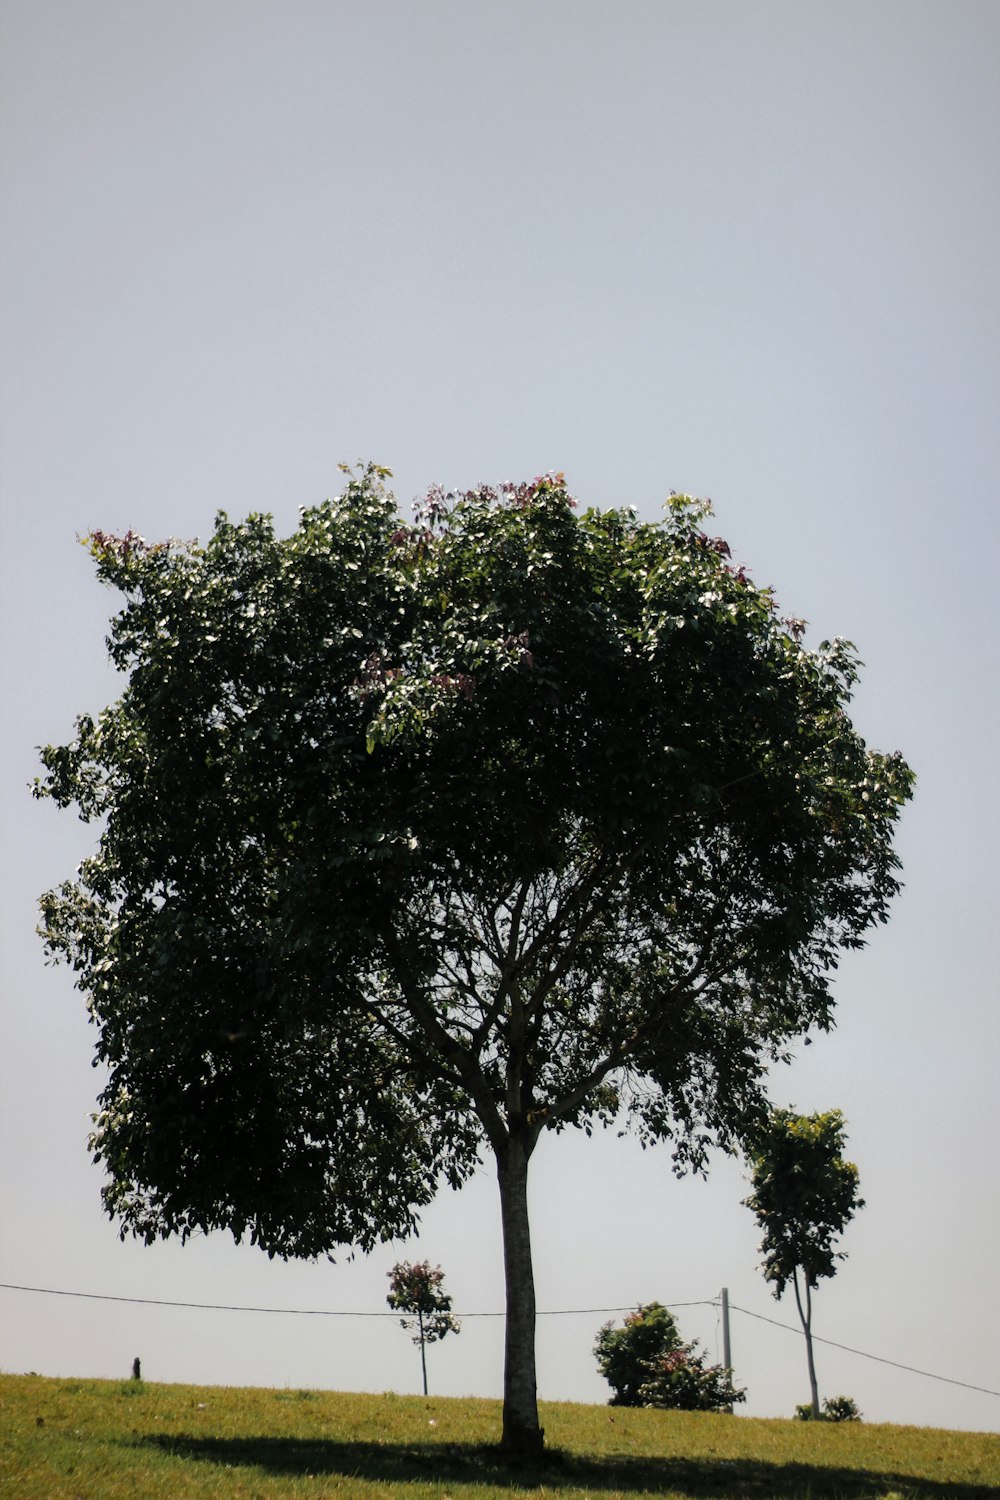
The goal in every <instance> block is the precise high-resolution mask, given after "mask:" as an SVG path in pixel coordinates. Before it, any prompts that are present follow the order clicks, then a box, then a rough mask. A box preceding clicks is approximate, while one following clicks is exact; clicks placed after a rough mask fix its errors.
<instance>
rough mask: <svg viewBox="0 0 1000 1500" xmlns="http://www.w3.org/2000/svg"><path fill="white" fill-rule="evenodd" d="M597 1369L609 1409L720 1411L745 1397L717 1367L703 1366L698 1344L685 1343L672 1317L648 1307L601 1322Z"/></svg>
mask: <svg viewBox="0 0 1000 1500" xmlns="http://www.w3.org/2000/svg"><path fill="white" fill-rule="evenodd" d="M594 1353H595V1355H596V1356H597V1367H598V1369H599V1370H600V1372H601V1374H602V1375H603V1376H604V1378H605V1380H606V1381H607V1382H608V1384H609V1385H610V1387H611V1389H612V1391H613V1392H614V1395H613V1396H612V1397H611V1403H610V1404H611V1405H612V1406H656V1407H661V1408H665V1409H668V1410H671V1411H723V1410H725V1409H726V1408H727V1407H729V1406H732V1405H734V1404H735V1403H736V1402H738V1401H745V1400H746V1392H745V1391H742V1390H737V1389H736V1387H735V1386H734V1385H733V1383H732V1379H731V1376H730V1372H729V1371H728V1370H726V1369H724V1368H723V1367H722V1365H707V1364H706V1363H705V1361H706V1359H707V1355H705V1354H704V1353H702V1352H701V1351H700V1350H699V1349H698V1345H697V1343H692V1344H685V1343H683V1342H682V1340H681V1336H680V1334H679V1332H678V1330H677V1324H676V1322H675V1321H674V1318H673V1316H672V1314H671V1313H669V1312H668V1311H667V1309H666V1308H665V1307H664V1306H663V1304H662V1303H660V1302H647V1303H645V1304H644V1305H643V1306H642V1307H639V1308H638V1309H637V1310H636V1311H635V1312H634V1313H630V1314H629V1315H628V1317H627V1318H626V1319H625V1326H624V1328H616V1327H615V1326H614V1324H613V1323H605V1325H604V1327H603V1328H602V1329H601V1331H600V1333H599V1334H598V1335H597V1342H596V1344H595V1345H594Z"/></svg>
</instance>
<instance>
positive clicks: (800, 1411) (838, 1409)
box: [795, 1396, 861, 1422]
mask: <svg viewBox="0 0 1000 1500" xmlns="http://www.w3.org/2000/svg"><path fill="white" fill-rule="evenodd" d="M795 1415H796V1416H797V1417H798V1419H799V1421H800V1422H813V1421H819V1422H860V1421H861V1413H860V1411H859V1410H858V1403H857V1402H856V1401H852V1400H851V1398H850V1396H829V1397H828V1398H827V1399H826V1400H825V1401H824V1402H823V1410H822V1412H821V1413H820V1415H819V1417H814V1416H813V1409H812V1405H811V1403H810V1402H808V1401H806V1402H805V1403H804V1404H803V1405H802V1406H797V1407H796V1408H795Z"/></svg>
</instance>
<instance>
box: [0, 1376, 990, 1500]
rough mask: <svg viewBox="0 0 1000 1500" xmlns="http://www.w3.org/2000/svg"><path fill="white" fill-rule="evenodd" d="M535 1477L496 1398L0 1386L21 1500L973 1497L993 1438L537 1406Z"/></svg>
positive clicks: (6, 1382) (11, 1479)
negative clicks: (504, 1437) (509, 1458)
mask: <svg viewBox="0 0 1000 1500" xmlns="http://www.w3.org/2000/svg"><path fill="white" fill-rule="evenodd" d="M542 1420H543V1422H544V1424H545V1428H546V1441H547V1443H548V1444H549V1449H548V1452H547V1453H546V1456H545V1458H544V1459H543V1460H542V1461H541V1462H538V1463H534V1464H531V1465H530V1466H519V1467H515V1466H512V1465H510V1464H509V1463H507V1462H505V1461H504V1460H503V1459H502V1458H501V1457H500V1454H499V1452H498V1450H497V1448H496V1447H495V1446H493V1445H494V1444H495V1443H496V1440H497V1437H498V1434H499V1430H500V1405H499V1403H498V1402H495V1401H480V1400H473V1399H471V1398H470V1399H463V1400H456V1399H445V1398H435V1397H430V1398H427V1399H425V1398H424V1397H417V1396H396V1395H393V1394H391V1393H386V1394H385V1395H382V1396H356V1395H348V1394H343V1393H339V1392H333V1391H292V1390H285V1391H268V1390H257V1389H247V1390H241V1389H235V1388H231V1387H218V1386H202V1387H199V1386H182V1385H147V1384H145V1383H143V1382H134V1381H125V1382H116V1381H100V1380H48V1379H43V1378H41V1377H39V1376H34V1375H0V1494H3V1495H4V1496H5V1497H7V1496H9V1497H11V1500H14V1497H17V1500H50V1497H60V1500H61V1497H65V1500H155V1497H160V1496H162V1497H169V1500H183V1497H188V1496H198V1497H204V1496H213V1497H226V1500H230V1497H237V1496H238V1497H242V1500H271V1497H273V1496H309V1497H319V1496H323V1497H333V1496H335V1497H337V1500H374V1497H375V1496H378V1497H379V1500H500V1497H503V1500H520V1497H525V1496H532V1497H538V1500H541V1497H542V1496H544V1497H545V1500H582V1497H584V1496H590V1497H594V1500H614V1497H616V1496H621V1497H629V1500H632V1497H637V1496H640V1495H658V1496H669V1497H674V1500H689V1497H690V1500H694V1497H703V1496H717V1497H725V1500H736V1497H754V1500H767V1497H769V1496H775V1497H781V1500H793V1497H794V1500H807V1497H808V1500H820V1497H823V1500H825V1497H844V1500H862V1497H864V1500H868V1497H884V1500H888V1497H890V1496H892V1497H907V1500H909V1497H915V1500H945V1497H949V1500H981V1497H986V1496H988V1495H991V1496H996V1495H997V1494H998V1492H1000V1436H997V1435H994V1434H989V1433H968V1432H943V1431H937V1430H935V1429H933V1428H918V1427H890V1426H875V1425H871V1426H869V1425H867V1424H864V1423H847V1424H840V1425H834V1424H822V1423H820V1424H813V1423H805V1422H792V1421H762V1420H754V1419H751V1418H747V1417H726V1416H714V1415H706V1414H702V1413H691V1414H688V1413H679V1412H656V1411H627V1410H622V1409H615V1408H609V1407H602V1406H576V1405H570V1404H569V1403H558V1404H548V1405H545V1406H544V1407H543V1413H542Z"/></svg>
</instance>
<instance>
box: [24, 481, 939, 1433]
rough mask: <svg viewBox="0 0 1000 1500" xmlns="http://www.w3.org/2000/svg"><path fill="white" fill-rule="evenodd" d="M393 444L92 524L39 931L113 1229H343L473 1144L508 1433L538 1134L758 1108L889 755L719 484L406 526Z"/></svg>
mask: <svg viewBox="0 0 1000 1500" xmlns="http://www.w3.org/2000/svg"><path fill="white" fill-rule="evenodd" d="M387 477H388V471H386V470H383V469H380V468H377V467H376V466H369V467H368V468H366V469H364V470H361V471H359V472H357V473H355V474H352V475H350V477H349V481H348V483H347V485H346V488H345V489H344V492H343V493H342V494H341V495H339V496H338V497H337V498H335V499H333V500H330V501H327V502H325V503H324V504H322V505H319V506H316V507H312V508H308V509H304V510H303V511H302V512H301V516H300V520H299V524H298V527H297V528H296V530H295V531H294V532H293V533H292V534H291V535H290V536H288V537H285V538H280V537H278V536H277V535H276V534H275V530H274V527H273V524H272V522H271V520H270V519H269V518H268V517H266V516H262V515H252V516H250V517H249V518H248V519H247V520H246V521H244V522H242V523H238V524H237V523H234V522H232V521H230V520H229V519H228V518H227V517H226V516H225V515H220V516H219V517H218V519H217V522H216V525H215V530H214V532H213V534H212V536H211V537H210V538H209V539H208V541H207V542H206V543H205V544H204V545H198V544H195V543H190V544H188V543H176V542H160V543H148V542H146V541H144V540H143V539H142V538H140V537H137V536H135V535H134V534H132V533H128V534H126V535H125V536H110V535H108V534H106V533H104V532H101V531H95V532H93V533H92V534H91V535H90V537H89V539H88V542H89V546H90V549H91V551H92V553H93V556H94V558H95V561H96V564H97V570H98V573H99V576H100V577H101V578H102V579H103V580H104V581H105V582H106V583H108V584H110V585H111V586H113V587H114V588H115V589H117V590H119V591H120V592H121V593H122V594H123V595H124V599H125V603H124V607H123V608H122V609H121V610H120V612H119V613H118V615H117V616H116V617H115V619H114V621H113V624H112V628H111V635H110V637H109V649H110V652H111V657H112V660H113V662H114V663H115V665H116V666H117V667H118V668H119V669H120V670H121V671H122V672H123V673H124V674H125V675H126V678H127V682H126V685H125V688H124V691H123V693H122V695H121V697H120V698H119V699H118V701H117V702H115V703H113V704H112V705H111V706H110V707H108V708H106V709H105V710H104V711H103V712H102V713H101V714H99V715H98V716H97V717H96V718H93V717H90V716H84V717H82V718H80V719H79V720H78V721H77V726H76V736H75V738H74V739H73V741H72V742H71V743H70V744H68V745H65V746H58V747H53V746H50V747H48V748H47V749H46V750H45V751H44V752H43V761H44V764H45V767H46V775H45V777H44V778H43V780H42V781H41V782H40V783H39V786H38V790H39V793H40V794H41V795H47V796H50V797H52V798H54V799H55V801H56V802H57V803H59V804H60V805H69V804H75V805H76V806H77V808H78V809H79V812H80V814H81V816H82V817H83V818H85V819H89V820H93V821H94V822H95V823H96V824H97V825H98V828H99V836H98V843H97V849H96V852H95V853H94V855H93V856H92V857H91V858H89V859H88V860H86V861H85V862H84V864H83V866H82V867H81V869H80V871H79V874H78V877H77V878H76V879H75V880H72V881H68V882H66V883H65V884H64V885H62V886H61V887H60V888H59V889H57V890H55V891H53V892H50V893H49V894H48V895H47V896H46V897H44V898H43V903H42V904H43V917H44V932H45V937H46V941H47V945H48V949H49V952H50V954H52V955H54V956H56V957H59V958H63V959H66V960H68V961H69V962H70V963H71V964H72V965H73V967H74V968H75V970H76V976H77V983H78V985H79V988H80V989H81V990H82V991H83V992H84V994H85V995H86V996H87V1000H88V1004H89V1006H90V1011H91V1015H92V1018H93V1020H94V1022H95V1024H96V1026H97V1032H98V1037H97V1058H98V1060H99V1061H100V1062H101V1063H103V1064H104V1065H105V1066H106V1068H107V1070H108V1074H107V1082H106V1084H105V1086H104V1089H103V1092H102V1095H101V1100H100V1104H101V1108H100V1112H99V1114H98V1115H97V1117H96V1125H95V1130H94V1135H93V1150H94V1153H95V1156H96V1158H97V1159H98V1160H100V1161H102V1162H103V1163H104V1165H105V1167H106V1169H107V1173H108V1181H107V1185H106V1187H105V1190H104V1198H105V1203H106V1206H107V1209H108V1211H109V1212H110V1213H111V1214H112V1215H114V1216H115V1217H117V1219H118V1220H119V1222H120V1225H121V1228H122V1232H123V1233H125V1232H128V1231H131V1232H133V1233H135V1234H137V1235H139V1236H141V1237H143V1238H144V1239H145V1240H146V1241H147V1242H148V1241H152V1240H153V1239H155V1238H156V1237H158V1236H161V1235H170V1234H179V1235H181V1236H186V1235H188V1234H190V1233H192V1232H194V1231H196V1230H206V1231H207V1230H211V1229H218V1228H224V1229H228V1230H230V1231H231V1232H232V1233H233V1234H234V1235H235V1237H236V1238H237V1239H240V1238H242V1237H244V1236H246V1237H249V1239H250V1240H252V1241H253V1242H254V1243H256V1244H258V1245H260V1246H261V1247H262V1248H263V1249H265V1250H266V1251H267V1252H268V1253H269V1254H272V1255H281V1256H299V1255H304V1256H314V1255H319V1254H325V1253H329V1252H330V1251H331V1250H334V1249H335V1248H336V1247H337V1246H339V1245H357V1246H360V1247H361V1248H362V1249H366V1250H367V1249H370V1248H371V1247H372V1246H373V1245H374V1244H375V1243H376V1242H377V1241H379V1240H380V1239H389V1238H393V1237H396V1236H402V1235H405V1234H407V1233H409V1232H410V1231H411V1230H412V1229H413V1227H414V1225H415V1223H416V1221H417V1216H418V1213H419V1210H420V1209H421V1208H422V1207H423V1206H424V1205H426V1204H427V1203H428V1202H429V1201H430V1199H431V1197H432V1196H433V1194H434V1192H435V1191H436V1189H437V1188H438V1186H439V1185H440V1184H441V1183H445V1182H446V1183H449V1184H451V1185H452V1186H458V1185H460V1184H461V1183H462V1181H463V1180H464V1179H465V1178H466V1177H467V1176H468V1175H469V1174H470V1172H472V1171H473V1169H474V1168H475V1165H476V1163H477V1161H478V1160H479V1159H480V1156H481V1154H482V1153H483V1152H484V1151H488V1152H492V1154H493V1155H494V1157H495V1158H496V1163H497V1170H498V1177H499V1183H500V1192H501V1206H502V1220H503V1229H504V1243H505V1255H506V1266H507V1298H508V1324H507V1338H508V1345H507V1372H506V1377H505V1398H506V1406H505V1412H506V1415H505V1440H506V1441H507V1442H508V1443H509V1444H510V1445H511V1446H519V1445H521V1446H525V1445H526V1446H531V1444H532V1443H534V1442H537V1441H538V1440H539V1437H538V1433H539V1429H538V1424H537V1410H536V1407H535V1395H534V1364H533V1327H534V1298H533V1291H532V1284H531V1260H530V1236H529V1231H528V1222H527V1208H526V1180H527V1166H528V1160H529V1158H530V1156H531V1153H532V1151H533V1150H534V1147H535V1144H536V1142H537V1141H538V1139H539V1137H540V1135H541V1134H542V1132H544V1131H546V1130H550V1129H554V1130H559V1129H562V1128H564V1127H565V1126H567V1125H576V1126H581V1127H583V1128H585V1129H587V1130H590V1129H591V1128H593V1126H594V1125H595V1124H604V1123H608V1122H610V1121H612V1120H615V1121H617V1120H620V1119H623V1118H625V1119H628V1120H630V1121H631V1122H632V1123H633V1124H634V1126H635V1127H636V1129H637V1130H638V1132H639V1133H640V1135H641V1136H642V1137H643V1138H644V1139H645V1140H669V1141H670V1142H671V1146H672V1150H673V1153H674V1156H675V1160H676V1163H677V1166H678V1169H681V1168H683V1167H685V1166H694V1167H696V1168H701V1167H703V1166H704V1164H705V1161H706V1154H707V1151H708V1149H709V1147H710V1146H711V1144H712V1143H713V1142H717V1143H720V1144H722V1145H723V1146H732V1145H734V1144H735V1143H736V1142H738V1141H739V1140H740V1139H742V1138H743V1136H744V1134H745V1133H746V1131H747V1130H748V1129H749V1128H750V1127H751V1126H752V1125H753V1124H754V1123H755V1122H758V1121H759V1120H760V1118H761V1116H762V1112H763V1110H764V1108H765V1100H764V1079H765V1074H766V1070H767V1067H768V1065H769V1064H770V1063H772V1062H773V1061H774V1060H776V1059H780V1058H783V1057H784V1056H786V1054H787V1048H788V1045H789V1043H790V1041H791V1040H792V1039H794V1038H795V1037H797V1036H799V1035H801V1034H802V1033H803V1032H805V1031H807V1030H809V1029H810V1028H819V1029H820V1030H822V1029H826V1028H828V1027H829V1026H830V1025H831V1021H832V1000H831V994H830V979H831V975H832V973H833V971H834V969H835V968H836V965H837V958H838V954H839V952H840V951H841V950H842V949H844V948H856V947H858V946H860V945H861V944H862V943H863V941H864V935H865V932H866V930H867V929H868V928H869V927H870V926H871V925H872V924H873V923H877V922H882V921H884V920H885V919H886V914H887V908H888V904H889V901H890V899H891V897H892V896H893V894H894V893H895V891H896V890H897V886H898V880H897V867H898V862H897V859H896V856H895V855H894V853H893V851H892V847H891V836H892V831H893V825H894V823H895V820H896V818H897V815H898V812H899V809H900V807H901V805H902V803H903V802H904V801H905V800H906V799H907V797H908V796H909V795H910V790H911V773H910V771H909V769H908V768H907V766H906V764H905V763H904V761H903V760H902V758H901V757H900V756H899V755H898V754H890V755H882V754H879V753H877V752H874V751H871V750H869V749H867V748H866V746H865V744H864V742H863V740H862V739H861V737H860V736H859V735H858V734H857V733H856V732H855V731H854V729H853V727H852V725H851V723H850V720H849V719H848V716H847V713H846V707H847V704H848V702H849V699H850V695H851V689H852V686H853V684H854V682H855V680H856V676H857V670H858V662H857V657H856V654H855V652H854V650H853V648H852V647H851V646H850V645H849V644H848V643H847V642H845V641H842V640H834V641H830V642H823V643H822V644H821V645H820V646H819V647H818V648H817V649H815V650H811V649H808V648H807V647H806V645H805V644H804V641H803V629H804V627H803V622H802V621H800V620H797V619H793V618H782V617H781V616H780V615H779V613H778V610H777V607H776V605H775V601H774V598H773V595H772V593H771V591H770V590H769V589H767V588H762V587H758V586H756V585H755V584H754V583H753V582H752V581H751V580H750V578H749V577H748V576H747V573H746V571H745V569H743V568H740V567H736V566H734V565H733V563H732V561H731V558H730V555H729V549H728V547H727V546H726V544H725V543H724V542H723V541H721V539H718V538H713V537H711V536H710V535H708V534H707V532H706V531H705V529H704V523H705V521H706V519H707V516H708V515H709V507H708V506H707V505H706V504H705V503H702V502H697V501H693V500H691V499H690V498H688V497H685V496H672V497H671V498H670V500H669V502H668V505H667V507H666V511H665V516H664V518H663V520H662V521H660V522H657V523H646V522H641V521H639V520H638V519H637V518H636V516H635V514H634V512H632V511H630V510H620V509H619V510H610V511H604V512H599V511H595V510H588V511H586V512H584V513H583V514H578V513H577V511H576V508H575V502H574V501H573V500H572V498H571V496H570V495H569V493H568V491H567V488H566V485H565V482H564V480H563V478H562V476H561V475H556V476H547V477H544V478H540V479H536V480H533V481H531V482H530V483H525V484H517V485H504V486H501V487H499V488H498V489H491V488H488V487H481V488H478V489H475V490H472V491H469V492H466V493H463V494H445V493H444V492H443V491H441V490H440V489H432V490H431V492H430V493H429V495H428V496H427V497H426V499H425V500H424V501H423V502H422V503H421V504H420V506H419V507H417V510H416V515H415V519H414V521H413V522H412V523H405V522H404V521H403V520H401V518H400V515H399V513H398V511H397V507H396V503H395V501H394V499H393V498H392V496H391V494H389V493H388V491H387V490H386V487H385V480H386V478H387Z"/></svg>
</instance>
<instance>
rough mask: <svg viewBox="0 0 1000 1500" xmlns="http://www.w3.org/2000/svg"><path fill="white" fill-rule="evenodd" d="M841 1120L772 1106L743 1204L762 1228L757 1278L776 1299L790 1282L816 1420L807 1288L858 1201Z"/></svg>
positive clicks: (831, 1261)
mask: <svg viewBox="0 0 1000 1500" xmlns="http://www.w3.org/2000/svg"><path fill="white" fill-rule="evenodd" d="M843 1147H844V1117H843V1115H842V1114H841V1113H840V1111H839V1110H837V1109H832V1110H829V1111H828V1112H827V1113H826V1114H813V1115H798V1114H795V1113H794V1112H793V1111H792V1110H788V1109H775V1110H772V1112H771V1116H770V1119H769V1121H768V1124H767V1127H766V1128H765V1130H764V1131H763V1132H762V1133H761V1135H760V1137H759V1139H758V1141H757V1143H756V1145H755V1148H754V1150H753V1151H752V1153H751V1156H750V1162H751V1167H752V1181H753V1192H752V1193H751V1194H750V1196H749V1198H745V1199H744V1200H743V1201H744V1203H745V1204H746V1206H747V1207H748V1208H751V1209H753V1211H754V1213H755V1214H756V1216H757V1221H758V1223H759V1224H760V1226H761V1228H762V1229H763V1231H764V1238H763V1239H762V1240H761V1243H760V1248H761V1251H762V1252H763V1255H764V1265H763V1270H764V1276H765V1278H766V1279H767V1280H768V1281H770V1282H772V1283H773V1284H774V1295H775V1296H776V1297H780V1296H781V1295H782V1293H783V1292H784V1290H785V1287H786V1286H787V1285H788V1284H789V1282H791V1285H792V1288H793V1290H794V1292H795V1305H796V1307H797V1308H798V1310H799V1319H800V1321H801V1323H802V1331H803V1333H804V1334H805V1340H806V1359H807V1361H808V1365H809V1389H810V1399H811V1408H812V1416H813V1418H814V1419H815V1420H817V1421H818V1420H819V1419H820V1417H821V1412H820V1404H819V1388H818V1386H817V1383H816V1363H815V1359H814V1357H813V1343H812V1292H813V1288H814V1287H816V1286H817V1285H818V1284H819V1279H820V1277H821V1276H832V1275H833V1274H834V1272H835V1271H836V1269H837V1261H838V1260H843V1259H844V1252H843V1251H840V1252H837V1251H835V1250H834V1249H833V1244H834V1241H835V1240H836V1239H837V1238H838V1236H839V1235H840V1234H842V1233H843V1230H844V1228H845V1226H846V1225H847V1224H848V1223H849V1221H850V1220H851V1219H852V1218H853V1216H854V1214H855V1213H856V1211H857V1210H858V1209H859V1208H864V1199H863V1198H860V1197H859V1196H858V1169H857V1167H856V1166H855V1165H854V1164H853V1162H849V1161H845V1160H844V1158H843V1156H842V1154H841V1153H842V1151H843Z"/></svg>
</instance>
